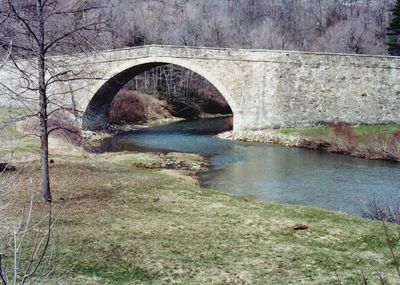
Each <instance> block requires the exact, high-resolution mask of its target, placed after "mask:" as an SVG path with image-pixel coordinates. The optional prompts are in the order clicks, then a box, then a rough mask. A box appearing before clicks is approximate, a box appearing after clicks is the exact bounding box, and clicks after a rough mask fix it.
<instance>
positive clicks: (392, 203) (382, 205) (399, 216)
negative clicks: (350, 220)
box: [361, 198, 400, 225]
mask: <svg viewBox="0 0 400 285" xmlns="http://www.w3.org/2000/svg"><path fill="white" fill-rule="evenodd" d="M361 210H362V216H363V217H364V218H368V219H372V220H378V221H386V222H389V223H393V224H398V225H400V199H390V200H389V199H387V200H378V199H376V198H374V199H371V200H370V201H369V202H368V203H367V205H366V207H365V209H361Z"/></svg>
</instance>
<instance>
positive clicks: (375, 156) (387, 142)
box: [218, 123, 400, 162]
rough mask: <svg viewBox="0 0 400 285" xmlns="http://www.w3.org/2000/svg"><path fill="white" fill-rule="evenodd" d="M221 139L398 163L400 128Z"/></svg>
mask: <svg viewBox="0 0 400 285" xmlns="http://www.w3.org/2000/svg"><path fill="white" fill-rule="evenodd" d="M218 137H219V138H221V139H229V140H238V141H246V142H260V143H270V144H279V145H282V146H287V147H301V148H307V149H313V150H323V151H328V152H333V153H340V154H345V155H350V156H354V157H361V158H366V159H371V160H391V161H397V162H399V161H400V125H365V126H359V125H358V126H350V125H348V124H346V123H339V124H338V125H333V126H332V127H314V128H300V129H293V128H292V129H267V130H255V131H243V132H235V133H234V132H232V131H230V132H225V133H222V134H219V135H218Z"/></svg>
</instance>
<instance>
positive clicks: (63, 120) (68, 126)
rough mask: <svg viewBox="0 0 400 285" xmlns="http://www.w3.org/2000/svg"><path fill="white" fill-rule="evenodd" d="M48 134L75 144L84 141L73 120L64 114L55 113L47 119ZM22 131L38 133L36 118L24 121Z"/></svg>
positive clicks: (38, 125) (77, 144)
mask: <svg viewBox="0 0 400 285" xmlns="http://www.w3.org/2000/svg"><path fill="white" fill-rule="evenodd" d="M48 126H49V135H50V136H53V137H55V138H58V139H61V140H63V141H65V142H67V143H70V144H73V145H75V146H82V145H83V144H84V143H85V141H84V138H83V137H82V132H81V129H80V128H79V126H77V124H76V123H75V121H74V120H73V119H72V118H70V117H68V115H66V114H62V113H56V114H53V115H52V116H51V117H49V119H48ZM24 132H26V133H28V134H32V135H39V132H40V123H39V120H38V119H37V118H29V120H27V121H26V122H25V123H24Z"/></svg>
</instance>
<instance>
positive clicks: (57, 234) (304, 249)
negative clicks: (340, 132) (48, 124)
mask: <svg viewBox="0 0 400 285" xmlns="http://www.w3.org/2000/svg"><path fill="white" fill-rule="evenodd" d="M28 143H29V144H30V143H32V142H31V141H28ZM22 149H25V148H22ZM51 152H52V159H54V163H53V164H51V175H52V179H53V180H52V181H53V184H52V185H53V189H54V190H53V191H54V201H55V205H57V207H58V209H64V208H65V209H64V210H62V211H61V214H60V216H59V218H58V221H57V222H56V225H55V228H54V236H53V242H54V243H55V244H56V245H57V246H56V248H57V249H56V255H55V258H56V262H55V264H56V265H57V266H56V267H55V269H54V270H55V271H54V273H53V274H52V275H51V277H50V279H49V280H48V281H47V283H49V284H338V279H337V277H336V275H335V271H337V273H338V274H339V276H340V278H341V280H342V282H343V283H344V284H356V283H357V281H356V280H357V270H358V271H359V270H363V271H364V272H365V274H366V275H367V277H368V278H369V280H371V283H372V284H375V283H377V282H378V277H377V275H376V273H378V272H383V274H384V276H386V278H389V279H390V278H392V277H393V274H394V273H395V269H394V266H393V263H392V260H391V258H390V255H389V250H388V247H387V246H386V242H385V238H384V235H383V229H382V226H381V225H380V224H379V223H377V222H372V221H369V220H363V219H360V218H356V217H352V216H348V215H342V214H338V213H333V212H329V211H323V210H319V209H312V208H307V207H300V206H286V205H277V204H270V203H261V202H257V201H253V200H251V199H247V198H239V197H233V196H229V195H226V194H222V193H219V192H217V191H212V190H209V189H202V188H200V187H198V186H197V185H196V184H195V183H194V181H193V180H192V179H189V178H187V177H186V176H183V175H182V174H180V173H177V172H175V171H172V172H171V171H167V170H163V169H159V168H157V165H162V163H161V162H162V161H163V160H165V159H169V160H175V161H177V162H179V161H183V160H184V161H185V163H186V164H198V163H199V161H201V159H200V158H198V157H196V156H192V155H183V156H182V155H178V154H171V155H170V156H168V157H167V158H166V157H163V156H158V155H155V154H140V153H122V154H102V155H93V154H87V153H84V152H81V151H80V150H78V149H74V148H71V147H70V146H65V145H63V144H60V143H59V142H55V141H53V142H52V146H51ZM28 156H29V157H30V159H31V161H32V162H31V163H30V164H29V167H26V169H25V170H24V171H22V173H21V174H20V177H19V179H18V180H17V181H16V182H14V184H13V185H12V189H13V191H11V192H8V194H7V196H6V197H3V198H2V199H3V200H4V201H7V202H9V203H11V204H12V205H13V206H12V207H10V208H8V210H7V211H6V212H4V213H3V215H7V216H8V217H10V216H12V215H17V213H19V211H18V208H19V207H20V206H21V205H22V204H24V203H25V202H26V201H27V200H29V199H28V196H29V189H39V165H38V162H37V154H32V153H31V152H29V153H28ZM21 157H22V156H21ZM17 166H18V168H19V169H21V167H22V164H20V163H17ZM322 190H323V189H322ZM35 195H36V197H37V204H36V210H37V211H40V209H41V207H40V206H41V203H42V202H41V198H40V193H39V192H38V191H36V190H35ZM59 213H60V212H59ZM36 216H37V217H40V216H41V215H40V214H39V213H38V212H36ZM0 220H1V219H0ZM298 223H302V224H306V225H308V227H309V228H308V229H307V230H299V231H295V230H293V229H292V226H293V225H295V224H298ZM393 230H395V229H393Z"/></svg>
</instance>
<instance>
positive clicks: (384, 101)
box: [0, 45, 400, 131]
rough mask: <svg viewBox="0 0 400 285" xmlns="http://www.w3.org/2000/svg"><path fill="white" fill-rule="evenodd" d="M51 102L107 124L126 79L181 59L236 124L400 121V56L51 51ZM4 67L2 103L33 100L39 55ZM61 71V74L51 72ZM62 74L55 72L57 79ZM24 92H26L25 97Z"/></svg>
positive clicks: (85, 120)
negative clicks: (68, 53) (204, 81)
mask: <svg viewBox="0 0 400 285" xmlns="http://www.w3.org/2000/svg"><path fill="white" fill-rule="evenodd" d="M49 62H50V64H49V70H48V73H49V74H48V78H49V80H50V82H51V84H50V85H49V95H50V97H49V98H50V101H51V102H52V103H51V106H50V108H53V109H56V108H57V107H63V108H66V109H70V110H73V111H74V112H73V113H74V114H75V116H76V117H77V119H78V121H79V122H80V123H81V124H82V127H83V128H84V129H90V130H98V129H101V128H103V127H105V126H106V125H107V122H108V121H107V111H108V108H109V106H110V103H111V101H112V99H113V97H114V96H115V95H116V93H117V92H118V90H119V89H120V88H122V86H123V85H124V84H125V83H126V82H128V81H129V80H130V79H132V78H133V77H134V76H135V75H138V74H140V73H142V72H144V71H146V70H148V69H151V68H153V67H155V66H158V65H163V64H175V65H179V66H182V67H184V68H187V69H190V70H192V71H194V72H196V73H198V74H199V75H201V76H203V77H204V78H205V79H207V80H208V81H209V82H210V83H211V84H213V85H214V86H215V87H216V88H217V89H218V91H219V92H220V93H221V94H222V96H224V97H225V99H226V101H227V102H228V103H229V105H230V107H231V109H232V112H233V115H234V123H233V126H234V131H243V130H254V129H264V128H281V127H301V126H310V125H315V124H320V123H329V122H333V121H334V120H336V119H340V120H344V121H347V122H350V123H354V124H373V123H400V58H397V57H382V56H359V55H345V54H323V53H305V52H293V51H271V50H245V49H225V48H197V47H180V46H157V45H153V46H143V47H136V48H126V49H117V50H108V51H102V52H96V53H90V54H77V55H72V56H56V57H50V58H49ZM17 63H18V65H19V67H20V69H22V70H23V71H24V73H25V76H24V77H25V78H23V77H21V74H20V71H19V70H17V69H16V68H15V67H14V66H13V64H11V63H10V62H9V63H7V64H6V66H3V67H2V68H1V69H0V82H1V84H0V91H1V98H0V105H1V106H18V107H21V106H22V107H26V106H28V105H30V106H32V104H33V105H35V104H36V103H35V102H36V100H37V99H36V98H37V96H35V91H32V90H31V91H30V90H29V89H26V87H27V86H29V85H30V81H32V82H33V80H34V79H35V76H36V72H35V69H34V67H35V64H36V63H35V62H34V61H32V62H30V61H28V60H25V61H19V62H17ZM55 74H59V76H56V77H54V79H52V76H54V75H55ZM55 79H56V80H55ZM21 98H23V99H24V100H25V101H24V100H20V99H21Z"/></svg>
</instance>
